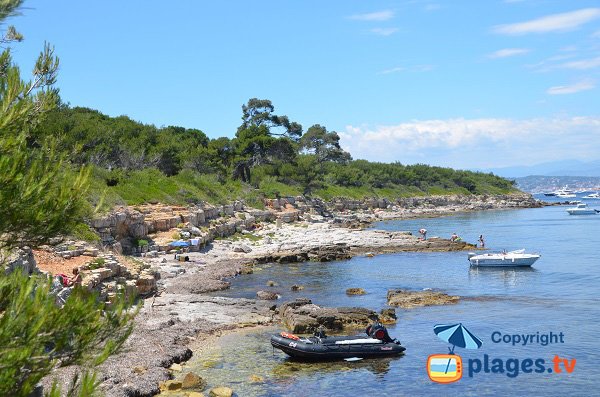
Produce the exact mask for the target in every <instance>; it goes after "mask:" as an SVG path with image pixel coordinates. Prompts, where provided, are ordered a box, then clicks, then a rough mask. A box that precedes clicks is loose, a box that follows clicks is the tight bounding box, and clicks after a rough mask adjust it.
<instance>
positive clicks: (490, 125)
mask: <svg viewBox="0 0 600 397" xmlns="http://www.w3.org/2000/svg"><path fill="white" fill-rule="evenodd" d="M599 135H600V117H562V118H560V117H557V118H534V119H526V120H514V119H502V118H480V119H464V118H457V119H445V120H444V119H441V120H422V121H421V120H417V121H411V122H407V123H401V124H397V125H388V126H376V127H374V128H371V127H369V126H358V127H356V126H347V127H346V131H345V132H343V133H341V134H340V137H341V143H342V145H343V146H344V147H346V148H347V149H348V150H349V151H350V153H351V154H352V156H353V157H354V158H364V159H368V160H374V161H387V162H389V161H401V162H402V163H405V164H411V163H417V162H422V163H429V164H437V165H444V166H450V167H459V168H487V167H500V166H509V165H515V164H536V163H540V162H544V161H548V158H550V159H553V160H559V159H561V158H597V157H598V154H597V150H596V149H595V148H594V147H591V146H593V145H589V142H590V140H593V141H595V140H597V139H598V136H599ZM594 156H595V157H594Z"/></svg>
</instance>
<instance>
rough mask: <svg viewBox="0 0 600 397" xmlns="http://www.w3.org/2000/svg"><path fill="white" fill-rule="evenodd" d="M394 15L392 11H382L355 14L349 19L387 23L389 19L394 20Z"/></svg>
mask: <svg viewBox="0 0 600 397" xmlns="http://www.w3.org/2000/svg"><path fill="white" fill-rule="evenodd" d="M394 15H395V14H394V11H391V10H384V11H377V12H370V13H366V14H355V15H352V16H350V17H349V18H350V19H354V20H356V21H389V20H390V19H392V18H394Z"/></svg>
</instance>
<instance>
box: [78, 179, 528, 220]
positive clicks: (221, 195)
mask: <svg viewBox="0 0 600 397" xmlns="http://www.w3.org/2000/svg"><path fill="white" fill-rule="evenodd" d="M110 178H113V179H114V180H115V182H116V184H115V185H114V186H107V183H106V180H107V179H110ZM479 189H480V190H481V191H482V192H484V193H488V194H502V193H508V192H510V191H517V190H516V189H513V190H503V189H499V188H498V187H495V186H480V187H479ZM277 194H279V195H280V196H296V195H300V194H302V188H301V187H300V186H295V185H287V184H284V183H281V182H277V181H275V180H271V179H269V180H265V181H263V182H261V184H260V187H259V189H256V188H253V187H252V186H250V185H247V184H243V183H242V182H240V181H231V180H228V181H226V182H225V183H224V184H222V183H220V182H219V181H218V180H217V179H216V177H214V176H212V175H202V174H198V173H195V172H193V171H190V170H184V171H182V172H181V173H180V174H178V175H176V176H172V177H167V176H165V175H164V174H162V173H161V172H160V171H158V170H154V169H146V170H143V171H132V172H128V173H122V174H120V175H119V177H117V178H114V175H113V174H110V173H109V172H108V171H105V170H101V169H94V170H93V172H92V177H91V186H90V201H91V203H92V205H94V206H96V205H98V204H99V203H101V208H102V209H103V210H108V209H109V208H112V207H114V206H115V205H123V204H127V205H137V204H142V203H154V202H161V203H166V204H187V203H197V202H200V201H206V202H209V203H214V204H217V203H227V202H231V201H234V200H237V199H243V200H245V201H246V203H248V204H249V205H251V206H253V207H257V208H261V207H262V206H263V205H262V198H263V197H267V198H273V197H275V196H276V195H277ZM427 194H470V193H469V191H468V190H466V189H464V188H457V187H455V188H452V189H444V188H441V187H430V188H428V189H427V190H426V191H424V190H421V189H419V188H417V187H415V186H393V187H386V188H380V189H379V188H372V187H368V186H361V187H343V186H332V185H329V186H327V187H326V188H322V189H319V190H317V191H315V192H314V196H316V197H320V198H322V199H325V200H330V199H332V198H335V197H346V198H352V199H363V198H367V197H378V198H388V199H394V198H397V197H410V196H422V195H427Z"/></svg>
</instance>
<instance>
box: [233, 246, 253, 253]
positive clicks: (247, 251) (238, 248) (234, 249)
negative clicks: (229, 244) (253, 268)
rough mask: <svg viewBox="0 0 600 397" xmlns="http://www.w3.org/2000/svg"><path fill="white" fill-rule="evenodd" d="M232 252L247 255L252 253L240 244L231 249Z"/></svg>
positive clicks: (248, 248) (250, 249)
mask: <svg viewBox="0 0 600 397" xmlns="http://www.w3.org/2000/svg"><path fill="white" fill-rule="evenodd" d="M233 252H244V253H246V254H247V253H249V252H252V248H250V247H248V246H247V245H246V244H240V245H236V246H235V247H233Z"/></svg>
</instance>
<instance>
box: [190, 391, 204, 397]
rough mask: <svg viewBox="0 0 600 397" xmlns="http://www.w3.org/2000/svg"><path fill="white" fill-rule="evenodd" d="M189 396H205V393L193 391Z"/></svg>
mask: <svg viewBox="0 0 600 397" xmlns="http://www.w3.org/2000/svg"><path fill="white" fill-rule="evenodd" d="M187 397H204V394H203V393H198V392H197V391H191V392H189V393H188V395H187Z"/></svg>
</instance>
